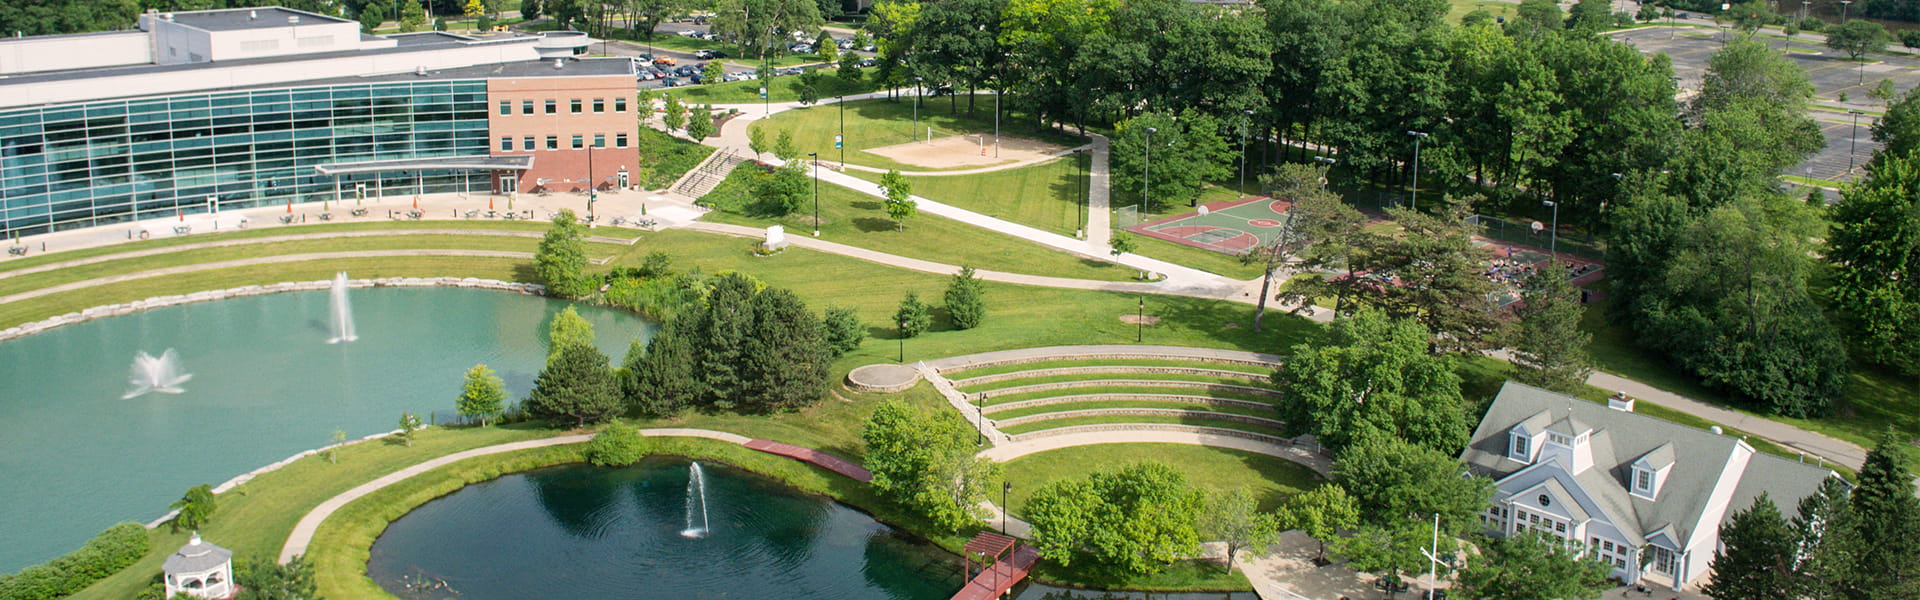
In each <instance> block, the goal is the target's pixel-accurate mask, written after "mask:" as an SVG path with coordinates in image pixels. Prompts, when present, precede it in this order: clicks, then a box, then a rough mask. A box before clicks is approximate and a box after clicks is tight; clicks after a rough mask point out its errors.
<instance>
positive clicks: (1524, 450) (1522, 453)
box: [1507, 435, 1533, 462]
mask: <svg viewBox="0 0 1920 600" xmlns="http://www.w3.org/2000/svg"><path fill="white" fill-rule="evenodd" d="M1529 441H1531V440H1529V439H1527V436H1524V435H1515V436H1513V451H1512V452H1511V453H1508V454H1507V458H1511V459H1514V460H1517V461H1521V462H1527V461H1528V460H1529V459H1531V458H1533V454H1532V453H1530V452H1528V450H1529V448H1528V447H1527V445H1528V444H1527V442H1529Z"/></svg>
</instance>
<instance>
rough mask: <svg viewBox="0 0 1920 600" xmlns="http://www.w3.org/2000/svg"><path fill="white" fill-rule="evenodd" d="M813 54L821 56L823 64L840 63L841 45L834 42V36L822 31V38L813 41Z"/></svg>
mask: <svg viewBox="0 0 1920 600" xmlns="http://www.w3.org/2000/svg"><path fill="white" fill-rule="evenodd" d="M813 53H814V54H818V55H820V61H821V62H824V63H827V64H833V63H836V62H839V61H840V44H839V43H838V42H835V41H833V34H831V33H828V32H827V30H825V29H822V30H820V37H817V38H814V40H813ZM848 54H852V53H851V52H849V53H848Z"/></svg>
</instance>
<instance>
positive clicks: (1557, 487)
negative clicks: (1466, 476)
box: [1460, 381, 1838, 590]
mask: <svg viewBox="0 0 1920 600" xmlns="http://www.w3.org/2000/svg"><path fill="white" fill-rule="evenodd" d="M1460 458H1461V460H1462V461H1464V462H1466V463H1467V466H1468V468H1469V469H1470V470H1471V471H1473V472H1474V473H1476V474H1479V475H1485V476H1488V477H1491V478H1493V480H1494V481H1495V482H1496V484H1497V488H1496V490H1495V492H1494V498H1493V506H1492V507H1491V508H1489V509H1487V512H1486V513H1484V514H1482V515H1481V518H1482V519H1483V520H1484V521H1485V522H1486V523H1487V525H1488V527H1489V528H1490V529H1492V530H1493V532H1494V534H1495V535H1507V534H1511V533H1514V532H1517V531H1520V530H1522V529H1523V528H1532V529H1534V530H1537V531H1540V532H1543V533H1545V534H1547V535H1551V536H1554V537H1558V538H1561V539H1564V540H1567V541H1568V542H1572V543H1577V544H1583V545H1584V547H1585V548H1586V551H1587V552H1588V555H1589V556H1592V557H1594V558H1595V559H1596V560H1600V561H1604V562H1606V563H1609V564H1611V565H1613V577H1615V578H1617V579H1619V580H1620V581H1622V582H1624V583H1628V584H1633V583H1642V584H1645V585H1648V586H1649V587H1652V586H1666V587H1670V588H1672V589H1674V590H1679V589H1681V588H1683V587H1690V586H1695V585H1697V584H1703V583H1705V581H1704V579H1703V578H1704V577H1705V576H1706V575H1707V573H1708V572H1709V571H1708V569H1709V568H1710V567H1711V566H1712V562H1713V558H1714V552H1715V550H1717V549H1719V538H1720V535H1719V534H1720V525H1721V524H1722V523H1724V522H1726V520H1727V518H1728V517H1729V516H1731V515H1732V514H1733V513H1736V512H1739V511H1741V510H1744V509H1746V508H1747V507H1748V506H1750V505H1752V504H1753V501H1754V499H1755V498H1757V497H1759V495H1760V493H1761V492H1766V494H1767V496H1768V497H1769V498H1772V499H1773V501H1774V503H1775V504H1776V505H1778V506H1779V507H1780V510H1781V511H1782V512H1783V513H1785V514H1786V515H1787V516H1789V517H1791V516H1793V514H1794V509H1795V507H1796V505H1798V503H1799V501H1800V499H1801V498H1804V497H1806V496H1808V495H1810V494H1812V493H1813V492H1814V490H1815V489H1816V488H1818V487H1819V486H1820V484H1821V482H1822V481H1823V480H1825V479H1826V478H1828V477H1837V476H1838V475H1837V474H1835V473H1834V472H1833V471H1832V470H1830V469H1826V468H1823V467H1820V466H1816V465H1814V464H1810V463H1803V462H1798V461H1795V460H1793V459H1787V458H1781V457H1778V456H1773V455H1770V454H1763V453H1760V452H1756V451H1754V449H1753V447H1752V446H1749V445H1747V443H1746V442H1745V441H1743V440H1741V439H1739V438H1736V437H1731V436H1727V435H1722V434H1719V433H1717V432H1713V431H1703V430H1700V429H1694V428H1692V427H1688V426H1685V425H1680V424H1678V423H1674V422H1671V421H1666V420H1663V419H1657V418H1654V417H1649V416H1646V415H1642V414H1638V413H1635V412H1633V400H1632V399H1631V398H1626V397H1624V396H1615V397H1614V398H1613V399H1611V400H1610V401H1609V402H1608V404H1606V405H1601V404H1596V403H1593V402H1588V401H1586V400H1582V399H1579V398H1575V397H1572V396H1567V395H1563V394H1559V393H1555V392H1550V391H1547V390H1543V389H1540V388H1536V387H1532V386H1528V385H1525V384H1521V383H1515V382H1511V381H1509V382H1507V384H1506V385H1505V386H1504V387H1502V388H1500V394H1499V396H1497V397H1495V398H1494V401H1493V405H1492V407H1490V408H1489V409H1488V410H1487V415H1486V417H1485V418H1483V419H1481V421H1480V427H1479V428H1478V429H1476V430H1475V431H1474V433H1473V440H1472V442H1471V443H1470V444H1469V445H1468V446H1467V449H1466V450H1465V451H1464V452H1463V453H1461V457H1460Z"/></svg>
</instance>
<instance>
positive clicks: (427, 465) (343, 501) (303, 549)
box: [280, 428, 865, 564]
mask: <svg viewBox="0 0 1920 600" xmlns="http://www.w3.org/2000/svg"><path fill="white" fill-rule="evenodd" d="M640 435H642V436H645V437H696V438H706V439H710V440H718V441H722V442H726V443H729V444H735V445H739V446H744V447H747V448H753V449H756V450H760V451H762V452H767V453H769V454H775V455H778V456H786V457H788V458H795V459H796V460H803V461H806V462H814V461H815V460H822V461H828V462H831V461H839V462H840V463H846V461H845V460H842V459H840V458H839V457H836V456H832V455H830V454H826V453H824V452H819V451H817V450H812V449H809V448H801V447H799V446H791V445H787V444H778V443H774V442H768V441H767V440H756V439H753V438H749V437H747V436H744V435H740V434H736V433H728V432H725V431H714V430H711V429H687V428H657V429H642V430H640ZM592 439H593V435H565V436H560V437H550V438H544V439H538V440H527V441H524V442H513V443H510V444H499V445H495V446H487V447H485V448H474V449H472V450H467V451H464V452H455V453H453V454H448V455H446V456H442V457H439V458H435V459H433V460H429V461H426V462H422V463H420V464H416V465H413V466H410V467H407V468H404V469H400V470H398V471H394V472H392V473H388V474H386V475H385V476H382V477H380V478H378V479H375V480H373V481H369V482H366V483H363V484H360V485H358V486H355V487H354V488H353V489H350V490H347V491H345V492H341V493H340V495H338V496H334V497H332V498H328V499H327V500H326V501H324V502H321V503H320V505H319V506H315V507H314V508H313V510H311V511H307V514H306V515H305V516H302V517H300V521H299V522H298V523H295V524H294V526H293V531H292V532H291V533H289V534H287V542H286V544H284V545H282V546H281V547H280V563H281V564H286V562H287V561H290V560H293V559H294V557H296V556H300V555H303V554H306V553H307V547H308V546H309V545H311V544H312V543H313V535H314V533H315V532H317V531H319V529H320V524H321V523H325V522H326V520H327V517H330V516H333V513H335V512H339V510H340V509H341V508H345V507H346V506H347V505H348V504H351V503H353V501H355V500H359V499H361V498H364V497H366V496H367V495H368V494H372V493H374V492H377V491H380V490H381V489H382V488H385V487H387V486H390V485H393V484H396V483H399V482H402V481H406V480H407V479H410V478H412V477H414V476H416V475H419V474H421V473H426V472H428V471H432V470H434V469H438V468H440V467H444V466H447V465H450V464H453V463H456V462H460V461H463V460H466V459H469V458H475V457H480V456H488V455H492V454H500V453H503V452H516V451H520V450H529V449H533V448H546V447H549V446H560V445H565V444H578V443H581V442H586V441H589V440H592ZM756 446H758V447H756ZM798 450H805V451H807V453H810V456H812V457H813V458H801V457H799V456H797V455H798V454H807V453H800V452H797V451H798ZM829 459H830V460H829ZM816 464H818V463H816ZM847 464H851V463H847ZM854 468H856V469H858V468H859V467H857V466H856V467H854ZM860 470H861V471H865V469H860ZM836 472H838V471H836ZM849 476H850V477H851V476H852V475H849Z"/></svg>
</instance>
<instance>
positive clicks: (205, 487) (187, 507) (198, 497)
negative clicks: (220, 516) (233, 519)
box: [167, 483, 218, 532]
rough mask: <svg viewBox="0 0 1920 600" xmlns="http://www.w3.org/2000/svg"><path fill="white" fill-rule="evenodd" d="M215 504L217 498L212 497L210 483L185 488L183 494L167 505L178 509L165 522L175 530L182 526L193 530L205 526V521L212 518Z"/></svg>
mask: <svg viewBox="0 0 1920 600" xmlns="http://www.w3.org/2000/svg"><path fill="white" fill-rule="evenodd" d="M217 504H218V500H216V499H214V497H213V486H212V485H210V484H205V483H202V484H200V485H196V486H193V487H191V488H187V493H186V494H185V495H183V496H181V497H180V499H179V500H175V501H173V504H169V505H167V508H171V509H174V510H176V511H179V512H176V513H174V515H173V518H172V519H170V520H168V521H167V524H168V525H170V526H172V527H173V530H174V531H176V532H177V531H180V530H181V529H183V528H184V529H187V530H189V531H194V530H198V529H200V528H202V527H206V526H207V523H208V522H209V521H212V520H213V510H214V507H215V506H216V505H217Z"/></svg>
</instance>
